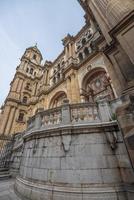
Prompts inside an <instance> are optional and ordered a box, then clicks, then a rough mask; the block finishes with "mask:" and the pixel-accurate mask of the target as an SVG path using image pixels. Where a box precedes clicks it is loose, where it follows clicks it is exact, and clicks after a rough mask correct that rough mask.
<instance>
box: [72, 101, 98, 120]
mask: <svg viewBox="0 0 134 200" xmlns="http://www.w3.org/2000/svg"><path fill="white" fill-rule="evenodd" d="M70 108H71V122H72V123H81V122H95V121H99V120H100V119H99V113H98V107H97V105H96V104H91V103H81V104H74V105H70Z"/></svg>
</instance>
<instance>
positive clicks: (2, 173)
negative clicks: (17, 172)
mask: <svg viewBox="0 0 134 200" xmlns="http://www.w3.org/2000/svg"><path fill="white" fill-rule="evenodd" d="M10 177H11V174H10V173H9V170H8V169H7V168H5V169H4V168H1V169H0V180H5V179H8V178H10Z"/></svg>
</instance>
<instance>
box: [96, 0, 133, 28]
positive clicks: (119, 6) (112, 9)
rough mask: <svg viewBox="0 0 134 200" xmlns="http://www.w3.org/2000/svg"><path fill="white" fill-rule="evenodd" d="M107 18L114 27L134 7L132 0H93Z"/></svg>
mask: <svg viewBox="0 0 134 200" xmlns="http://www.w3.org/2000/svg"><path fill="white" fill-rule="evenodd" d="M92 2H93V3H94V4H95V5H96V7H97V8H98V9H99V10H100V12H101V15H103V16H104V18H105V20H107V22H108V25H109V26H110V28H112V27H114V26H115V25H116V24H117V23H119V22H120V21H121V19H123V18H124V17H125V16H126V15H127V14H129V13H130V12H131V11H132V10H133V9H134V2H133V1H132V0H92Z"/></svg>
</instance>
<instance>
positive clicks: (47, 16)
mask: <svg viewBox="0 0 134 200" xmlns="http://www.w3.org/2000/svg"><path fill="white" fill-rule="evenodd" d="M83 16H84V11H83V10H82V8H81V6H80V5H79V3H78V2H77V0H0V105H1V104H2V103H3V102H4V100H5V98H6V96H7V94H8V91H9V88H10V87H9V85H10V82H11V80H12V79H13V76H14V73H15V70H16V67H17V65H18V64H19V58H21V56H22V54H23V53H24V51H25V49H26V48H27V47H29V46H33V45H35V43H36V42H37V44H38V48H39V49H40V51H41V52H42V55H43V58H44V60H46V59H47V60H54V59H55V58H56V57H57V56H58V54H59V53H60V52H61V51H62V49H63V46H62V42H61V39H63V38H64V36H65V35H66V34H67V33H70V34H71V35H75V34H76V33H77V32H78V31H79V30H80V29H81V27H82V26H83V25H84V24H85V20H84V18H83Z"/></svg>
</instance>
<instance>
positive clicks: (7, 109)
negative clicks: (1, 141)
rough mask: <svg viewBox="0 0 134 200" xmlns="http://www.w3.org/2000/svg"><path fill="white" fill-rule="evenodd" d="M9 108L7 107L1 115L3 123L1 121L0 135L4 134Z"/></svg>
mask: <svg viewBox="0 0 134 200" xmlns="http://www.w3.org/2000/svg"><path fill="white" fill-rule="evenodd" d="M10 109H11V108H10V106H9V105H7V106H6V107H5V109H4V113H3V116H2V118H3V121H2V125H1V128H0V134H4V133H5V127H6V125H7V123H8V118H9V113H10Z"/></svg>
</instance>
